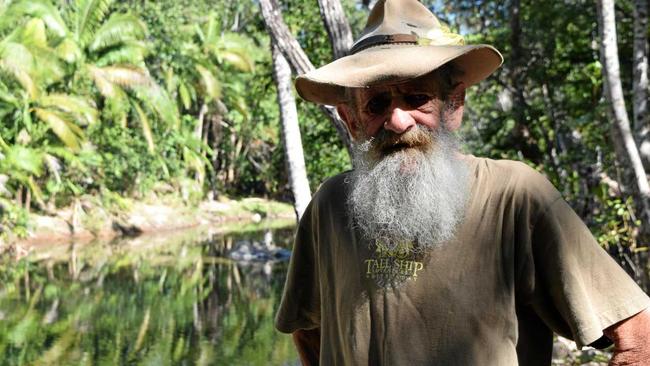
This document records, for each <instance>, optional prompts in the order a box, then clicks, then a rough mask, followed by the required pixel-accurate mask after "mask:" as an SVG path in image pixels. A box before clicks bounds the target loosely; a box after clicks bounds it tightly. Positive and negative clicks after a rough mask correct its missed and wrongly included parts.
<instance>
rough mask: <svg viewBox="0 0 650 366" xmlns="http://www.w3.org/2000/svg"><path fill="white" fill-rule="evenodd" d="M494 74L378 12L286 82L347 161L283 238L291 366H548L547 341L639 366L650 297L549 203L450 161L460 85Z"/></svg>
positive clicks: (487, 60) (454, 42)
mask: <svg viewBox="0 0 650 366" xmlns="http://www.w3.org/2000/svg"><path fill="white" fill-rule="evenodd" d="M501 62H502V58H501V55H500V54H499V52H498V51H497V50H496V49H494V48H493V47H491V46H487V45H464V44H463V40H462V37H460V36H458V35H455V34H452V33H450V32H449V31H448V30H446V29H445V28H444V27H443V26H441V24H440V23H439V22H438V20H437V19H436V18H435V17H434V16H433V14H431V12H429V10H428V9H427V8H426V7H424V6H423V5H421V4H420V3H419V2H418V1H416V0H385V1H382V0H380V1H378V2H377V5H376V6H375V7H374V8H373V10H372V11H371V13H370V16H369V19H368V24H367V25H366V28H365V30H364V31H363V33H362V35H361V37H360V39H359V40H358V41H357V42H356V43H355V45H354V47H353V48H352V50H351V54H350V55H349V56H346V57H343V58H341V59H339V60H337V61H334V62H332V63H331V64H328V65H326V66H323V67H321V68H320V69H318V70H315V71H313V72H310V73H308V74H306V75H303V76H300V77H298V79H297V81H296V88H297V90H298V92H299V93H300V95H301V96H302V97H303V98H305V99H307V100H310V101H314V102H317V103H323V104H331V105H336V106H337V109H338V111H339V114H340V115H341V117H342V118H343V119H344V120H345V122H346V123H347V125H348V128H349V130H350V132H351V133H352V136H353V137H354V140H355V151H356V152H355V156H354V166H355V169H354V170H353V171H350V172H346V173H343V174H341V175H338V176H336V177H333V178H331V179H329V180H328V181H326V182H325V183H323V185H322V187H321V188H320V190H319V191H318V192H317V193H316V195H315V196H314V198H313V200H312V202H311V204H310V206H309V207H308V209H307V211H306V212H305V214H304V216H303V218H302V220H301V222H300V225H299V228H298V232H297V234H296V242H295V246H294V251H293V256H292V259H291V264H290V267H289V275H288V278H287V282H286V286H285V291H284V296H283V299H282V302H281V305H280V309H279V312H278V314H277V319H276V325H277V328H278V329H279V330H280V331H283V332H286V333H293V335H294V340H295V342H296V345H297V347H298V350H299V353H300V355H301V359H302V361H303V363H305V364H317V363H319V362H320V363H321V364H323V365H463V366H465V365H545V366H546V365H549V364H550V361H551V349H552V338H553V332H557V333H559V334H561V335H563V336H566V337H570V338H572V339H573V340H575V341H576V343H577V344H578V346H585V345H593V346H596V347H602V346H606V345H608V344H610V343H611V342H613V343H614V344H615V355H614V358H613V359H612V361H611V363H612V364H614V365H616V364H625V365H632V364H634V365H650V315H649V314H650V312H649V311H648V310H647V308H648V306H650V299H649V298H648V296H647V295H646V294H644V293H643V291H641V290H640V289H639V288H638V287H637V286H636V285H635V284H634V282H633V281H632V280H631V279H630V278H629V277H628V276H627V275H626V274H625V273H624V272H623V271H622V270H621V269H620V268H619V267H618V265H616V263H615V262H614V261H612V260H611V258H609V256H608V255H607V253H606V252H605V251H604V250H602V249H601V248H600V247H599V246H598V244H597V243H596V242H595V240H594V239H593V237H592V236H591V234H590V232H589V230H588V229H587V228H586V227H585V225H584V224H583V223H582V222H581V220H580V219H579V218H578V217H577V215H576V214H575V213H574V212H573V211H572V210H571V208H570V207H569V206H568V205H567V204H566V203H565V201H564V200H563V199H562V198H561V197H560V194H559V193H558V191H557V190H556V189H555V188H554V187H553V186H552V185H551V184H550V183H549V182H548V181H547V180H546V179H545V178H544V177H543V176H541V175H540V174H538V173H537V172H535V171H534V170H532V169H530V168H528V167H527V166H526V165H524V164H522V163H518V162H514V161H504V160H499V161H496V160H490V159H483V158H477V157H474V156H471V155H463V154H461V153H460V152H459V151H458V141H457V139H456V137H455V135H454V131H456V130H457V129H458V128H459V126H460V124H461V119H462V115H463V106H464V97H465V88H467V87H469V86H471V85H472V84H475V83H477V82H479V81H481V80H482V79H484V78H485V77H487V76H488V75H489V74H490V73H492V72H493V71H494V70H495V69H496V68H498V67H499V66H500V65H501Z"/></svg>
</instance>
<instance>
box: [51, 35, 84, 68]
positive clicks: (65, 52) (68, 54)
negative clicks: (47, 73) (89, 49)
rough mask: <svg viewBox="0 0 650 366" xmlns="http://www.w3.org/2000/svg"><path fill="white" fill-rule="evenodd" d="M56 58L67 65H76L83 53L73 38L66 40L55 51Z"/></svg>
mask: <svg viewBox="0 0 650 366" xmlns="http://www.w3.org/2000/svg"><path fill="white" fill-rule="evenodd" d="M54 52H55V53H56V56H57V57H59V58H60V59H62V60H64V61H65V62H67V63H70V64H71V63H74V62H75V61H77V60H78V59H80V58H81V55H82V52H81V50H80V49H79V45H78V44H77V42H75V41H74V40H73V39H72V38H69V37H67V38H64V39H63V40H62V41H61V42H59V44H58V45H56V48H55V49H54Z"/></svg>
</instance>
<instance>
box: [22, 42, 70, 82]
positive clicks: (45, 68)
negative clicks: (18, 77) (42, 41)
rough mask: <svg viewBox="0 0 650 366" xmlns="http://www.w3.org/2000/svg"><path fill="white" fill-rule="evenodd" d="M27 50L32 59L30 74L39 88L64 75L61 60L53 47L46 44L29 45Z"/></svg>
mask: <svg viewBox="0 0 650 366" xmlns="http://www.w3.org/2000/svg"><path fill="white" fill-rule="evenodd" d="M29 52H30V53H31V54H32V57H33V60H34V65H33V67H32V70H31V71H30V75H31V76H32V78H33V79H34V81H35V82H36V83H37V84H38V85H39V86H40V87H41V88H44V87H46V86H48V85H50V84H52V83H54V82H57V81H59V80H61V79H62V78H63V77H64V76H65V70H64V68H63V62H62V61H61V59H60V58H59V57H58V55H57V53H56V51H55V50H54V49H52V48H50V47H47V46H45V47H41V46H38V45H31V46H29Z"/></svg>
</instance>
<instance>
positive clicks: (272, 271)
mask: <svg viewBox="0 0 650 366" xmlns="http://www.w3.org/2000/svg"><path fill="white" fill-rule="evenodd" d="M292 235H293V229H292V228H285V229H278V230H274V231H270V230H262V231H256V232H248V233H246V234H236V235H219V234H214V233H211V232H210V230H209V229H202V230H198V231H192V232H183V233H173V234H172V233H168V234H160V235H156V236H143V237H139V238H136V239H131V240H120V241H114V242H110V243H94V244H92V245H83V246H78V245H74V244H70V245H64V246H57V247H55V248H41V249H39V248H36V249H35V250H34V253H35V254H33V255H30V256H29V257H28V258H27V259H25V260H22V261H21V262H20V263H18V264H15V263H13V264H11V265H3V266H1V268H0V355H1V356H0V365H125V364H128V365H295V364H297V355H296V353H295V351H294V348H293V346H292V342H291V338H290V336H287V335H284V334H281V333H279V332H277V331H276V330H275V329H274V327H273V315H274V313H275V311H276V309H277V307H278V304H279V300H280V295H281V290H282V286H283V282H284V277H285V274H286V269H287V262H286V260H283V259H273V258H271V259H270V260H258V261H247V262H245V261H235V260H232V259H230V257H231V255H230V254H231V253H232V252H233V251H234V250H236V249H238V248H240V247H241V245H242V243H243V244H245V245H248V246H251V245H253V246H257V247H265V248H268V247H271V248H273V247H274V246H277V247H279V248H282V247H285V248H288V247H289V246H290V242H291V238H292ZM267 259H268V258H267Z"/></svg>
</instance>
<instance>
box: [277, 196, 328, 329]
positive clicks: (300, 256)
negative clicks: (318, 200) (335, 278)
mask: <svg viewBox="0 0 650 366" xmlns="http://www.w3.org/2000/svg"><path fill="white" fill-rule="evenodd" d="M313 205H314V201H312V203H311V204H310V205H309V206H308V207H307V209H306V210H305V213H304V214H303V216H302V219H301V220H300V223H299V225H298V230H297V232H296V237H295V241H294V245H293V251H292V253H291V260H290V262H289V270H288V273H287V279H286V282H285V285H284V292H283V294H282V300H281V301H280V308H279V310H278V313H277V314H276V317H275V327H276V328H277V329H278V330H279V331H281V332H283V333H293V332H294V331H296V330H298V329H313V328H317V327H319V326H320V286H319V274H318V272H319V271H318V261H317V250H316V244H317V240H316V238H315V236H314V230H313V229H312V228H314V227H316V226H313V225H314V224H315V222H314V221H315V220H317V217H316V215H315V211H316V210H315V209H313V207H312V206H313Z"/></svg>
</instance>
